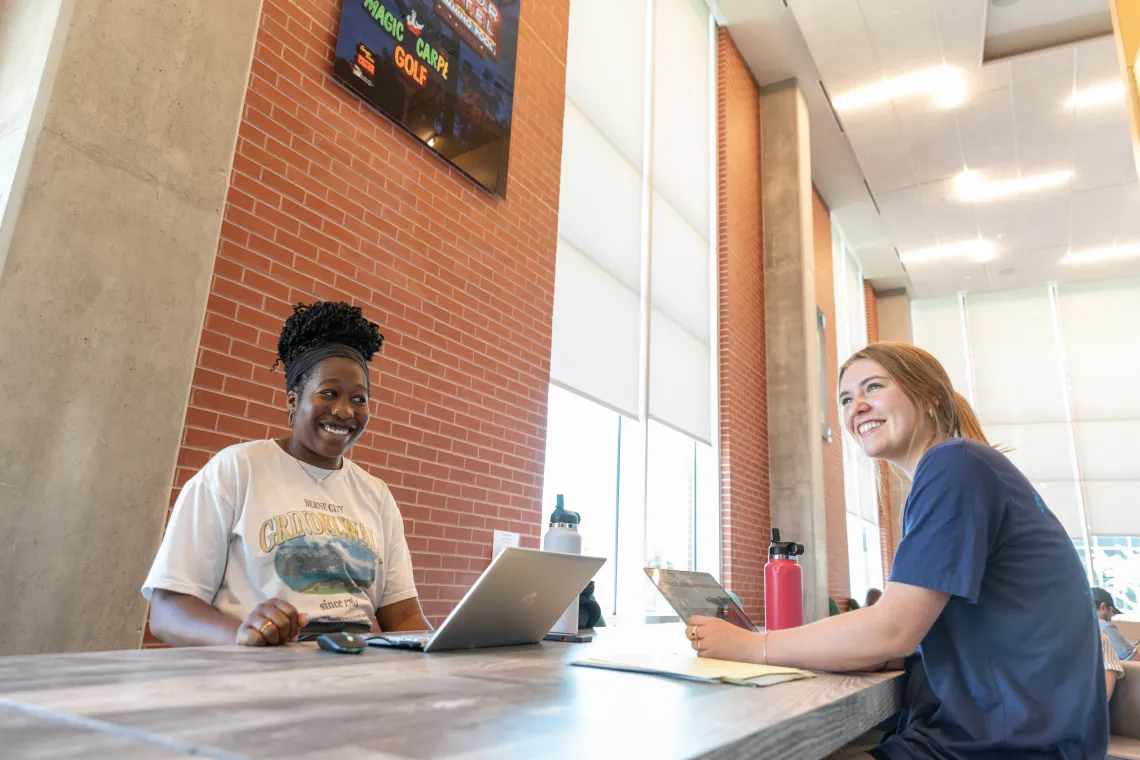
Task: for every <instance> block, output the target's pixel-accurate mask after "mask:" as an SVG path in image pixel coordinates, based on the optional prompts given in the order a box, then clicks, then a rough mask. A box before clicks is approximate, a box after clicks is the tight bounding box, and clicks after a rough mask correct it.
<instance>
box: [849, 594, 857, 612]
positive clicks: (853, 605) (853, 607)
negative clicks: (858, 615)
mask: <svg viewBox="0 0 1140 760" xmlns="http://www.w3.org/2000/svg"><path fill="white" fill-rule="evenodd" d="M857 609H859V602H857V601H855V600H854V599H852V598H851V597H847V611H848V612H851V611H852V610H857Z"/></svg>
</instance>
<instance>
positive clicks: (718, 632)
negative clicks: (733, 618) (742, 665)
mask: <svg viewBox="0 0 1140 760" xmlns="http://www.w3.org/2000/svg"><path fill="white" fill-rule="evenodd" d="M685 635H686V636H688V637H689V642H690V643H691V644H692V645H693V649H695V650H696V651H697V656H698V657H709V658H711V659H714V660H732V661H733V662H763V660H762V657H763V654H762V653H759V652H758V651H757V645H759V643H760V637H759V636H757V635H756V634H755V633H752V632H751V631H746V630H744V629H743V628H740V627H738V626H735V625H733V624H732V623H729V622H728V621H727V620H721V619H720V618H712V617H702V616H700V615H694V616H693V617H691V618H689V625H687V626H686V627H685Z"/></svg>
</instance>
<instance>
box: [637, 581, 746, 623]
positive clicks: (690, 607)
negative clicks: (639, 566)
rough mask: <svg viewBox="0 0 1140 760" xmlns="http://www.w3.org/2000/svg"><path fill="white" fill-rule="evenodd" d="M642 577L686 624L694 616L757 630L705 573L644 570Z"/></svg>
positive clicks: (721, 588)
mask: <svg viewBox="0 0 1140 760" xmlns="http://www.w3.org/2000/svg"><path fill="white" fill-rule="evenodd" d="M645 574H646V575H648V576H649V579H650V580H651V581H653V583H654V585H655V586H657V588H658V590H659V591H660V592H661V595H662V596H664V597H665V601H667V602H669V606H671V607H672V608H673V609H674V610H675V611H676V612H677V614H678V615H679V616H680V617H681V620H683V621H684V622H685V624H686V625H687V624H688V622H689V618H691V617H692V616H693V615H704V616H705V617H715V618H720V619H721V620H727V621H728V622H730V623H732V624H733V625H735V626H739V627H740V628H743V629H744V630H746V631H755V630H758V629H757V628H756V626H754V625H753V624H752V621H751V620H749V619H748V616H747V615H745V614H744V610H742V609H740V605H738V604H737V603H736V602H735V601H734V600H733V598H732V597H731V596H729V595H728V592H727V591H725V590H724V588H723V587H722V586H721V585H720V584H719V583H717V582H716V579H715V578H713V577H712V576H711V575H709V574H708V573H697V572H692V571H688V570H662V569H660V568H656V567H647V568H645Z"/></svg>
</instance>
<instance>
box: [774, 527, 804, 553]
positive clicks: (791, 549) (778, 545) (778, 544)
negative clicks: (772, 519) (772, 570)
mask: <svg viewBox="0 0 1140 760" xmlns="http://www.w3.org/2000/svg"><path fill="white" fill-rule="evenodd" d="M803 553H804V545H803V544H797V543H796V542H795V541H781V540H780V529H779V528H772V543H770V544H769V545H768V556H769V557H799V556H801V555H802V554H803Z"/></svg>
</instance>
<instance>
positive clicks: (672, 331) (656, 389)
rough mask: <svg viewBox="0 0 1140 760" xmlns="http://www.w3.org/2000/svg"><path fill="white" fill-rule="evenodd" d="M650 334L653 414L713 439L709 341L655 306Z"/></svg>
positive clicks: (705, 439)
mask: <svg viewBox="0 0 1140 760" xmlns="http://www.w3.org/2000/svg"><path fill="white" fill-rule="evenodd" d="M649 324H650V334H649V414H650V416H651V417H653V418H654V419H656V420H659V421H661V422H663V423H665V424H666V425H669V426H670V427H674V428H677V429H678V430H681V431H682V432H684V433H687V434H689V435H691V436H692V437H693V438H696V439H697V440H698V441H702V442H704V443H711V442H712V396H711V389H712V388H711V386H712V383H711V374H710V372H709V362H710V361H712V356H711V352H710V351H709V344H708V343H707V342H704V341H701V340H699V339H698V338H696V337H695V336H694V335H693V334H692V333H691V332H689V331H688V330H686V329H685V328H684V327H683V326H681V325H680V324H678V323H677V322H676V321H674V320H673V319H672V318H670V317H669V315H667V314H666V313H665V312H663V311H661V310H659V309H654V310H653V314H652V315H651V316H650V322H649Z"/></svg>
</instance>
